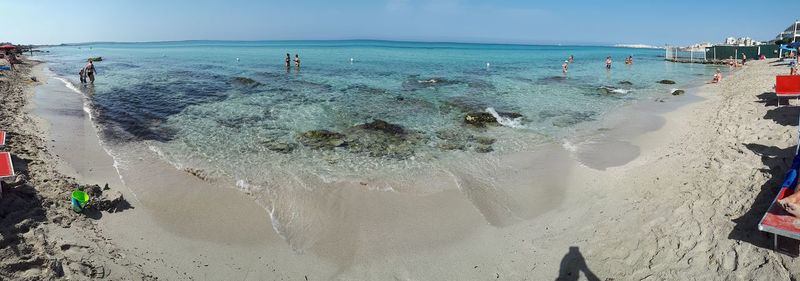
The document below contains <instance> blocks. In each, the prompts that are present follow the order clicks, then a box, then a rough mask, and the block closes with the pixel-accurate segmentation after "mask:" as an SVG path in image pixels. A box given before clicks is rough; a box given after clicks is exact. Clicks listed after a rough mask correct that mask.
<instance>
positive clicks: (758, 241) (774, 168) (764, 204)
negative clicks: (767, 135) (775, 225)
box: [728, 120, 796, 249]
mask: <svg viewBox="0 0 800 281" xmlns="http://www.w3.org/2000/svg"><path fill="white" fill-rule="evenodd" d="M795 121H796V120H795ZM745 147H747V149H749V150H750V151H752V152H753V153H755V154H756V155H759V156H761V161H762V162H763V163H764V165H765V166H767V167H768V168H767V169H764V170H762V172H766V173H768V174H769V180H767V181H766V182H765V183H764V184H762V185H761V187H760V190H759V192H758V195H756V198H755V200H753V205H752V206H750V208H749V209H748V211H747V213H745V214H744V215H742V216H740V217H738V218H736V219H733V222H734V223H735V224H736V225H735V226H734V227H733V230H731V233H730V234H729V235H728V238H729V239H734V240H739V241H743V242H747V243H750V244H753V245H755V246H757V247H761V248H766V249H772V242H771V240H770V239H769V235H767V233H764V232H760V231H758V222H759V221H761V217H763V216H764V213H766V212H767V209H769V206H770V204H772V200H773V199H774V198H775V196H776V195H777V194H778V190H779V189H780V185H781V183H782V182H783V177H784V174H785V173H786V170H787V169H789V166H791V165H792V159H793V158H794V154H795V147H794V146H790V147H787V148H779V147H775V146H765V145H761V144H753V143H751V144H745Z"/></svg>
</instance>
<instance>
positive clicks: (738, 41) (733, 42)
mask: <svg viewBox="0 0 800 281" xmlns="http://www.w3.org/2000/svg"><path fill="white" fill-rule="evenodd" d="M724 45H728V46H758V45H761V42H758V41H756V40H753V38H750V37H741V38H736V37H728V38H725V44H724Z"/></svg>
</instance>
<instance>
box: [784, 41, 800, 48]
mask: <svg viewBox="0 0 800 281" xmlns="http://www.w3.org/2000/svg"><path fill="white" fill-rule="evenodd" d="M786 47H787V48H790V49H797V48H800V42H794V43H791V44H788V45H786Z"/></svg>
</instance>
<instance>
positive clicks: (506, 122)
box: [486, 107, 525, 129]
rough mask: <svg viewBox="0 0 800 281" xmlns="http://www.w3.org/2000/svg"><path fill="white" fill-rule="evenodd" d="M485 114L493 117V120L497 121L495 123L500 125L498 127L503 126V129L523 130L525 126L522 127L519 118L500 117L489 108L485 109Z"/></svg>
mask: <svg viewBox="0 0 800 281" xmlns="http://www.w3.org/2000/svg"><path fill="white" fill-rule="evenodd" d="M486 112H488V113H489V114H491V115H492V116H494V119H496V120H497V123H500V125H503V126H505V127H509V128H515V129H520V128H524V127H525V126H522V118H521V117H520V118H508V117H503V116H500V114H499V113H497V111H495V110H494V108H491V107H489V108H487V109H486Z"/></svg>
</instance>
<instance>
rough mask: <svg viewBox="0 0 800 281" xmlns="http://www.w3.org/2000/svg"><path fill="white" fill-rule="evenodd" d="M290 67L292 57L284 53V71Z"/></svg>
mask: <svg viewBox="0 0 800 281" xmlns="http://www.w3.org/2000/svg"><path fill="white" fill-rule="evenodd" d="M291 66H292V55H290V54H289V53H286V69H289V67H291Z"/></svg>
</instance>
